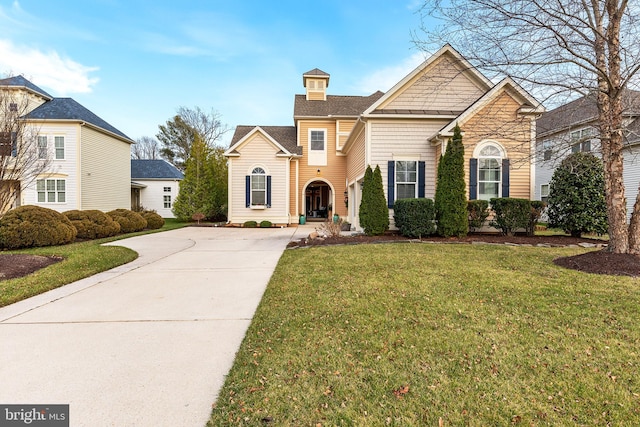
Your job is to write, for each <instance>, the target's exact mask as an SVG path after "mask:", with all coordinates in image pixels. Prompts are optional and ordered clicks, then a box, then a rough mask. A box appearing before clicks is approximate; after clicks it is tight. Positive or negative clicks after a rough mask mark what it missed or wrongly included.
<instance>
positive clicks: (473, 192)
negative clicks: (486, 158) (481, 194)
mask: <svg viewBox="0 0 640 427" xmlns="http://www.w3.org/2000/svg"><path fill="white" fill-rule="evenodd" d="M477 198H478V159H469V200H476V199H477Z"/></svg>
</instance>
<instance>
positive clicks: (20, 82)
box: [0, 76, 53, 98]
mask: <svg viewBox="0 0 640 427" xmlns="http://www.w3.org/2000/svg"><path fill="white" fill-rule="evenodd" d="M0 86H11V87H26V88H28V89H30V90H32V91H34V92H37V93H39V94H40V95H42V96H44V97H45V98H53V96H51V95H49V94H48V93H47V92H45V91H44V90H42V89H40V88H39V87H38V86H36V85H34V84H33V83H31V82H30V81H29V80H27V79H25V78H24V77H23V76H13V77H7V78H6V79H0Z"/></svg>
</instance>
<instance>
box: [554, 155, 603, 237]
mask: <svg viewBox="0 0 640 427" xmlns="http://www.w3.org/2000/svg"><path fill="white" fill-rule="evenodd" d="M548 202H549V210H548V212H547V213H548V216H549V226H551V227H554V228H561V229H562V230H564V231H565V232H566V233H570V234H571V235H572V236H574V237H580V236H581V235H582V233H598V234H604V233H606V232H607V227H608V224H607V203H606V200H605V197H604V169H603V167H602V161H601V160H600V159H598V158H597V157H595V156H594V155H593V154H590V153H573V154H570V155H569V156H568V157H567V158H565V159H564V160H563V161H562V162H561V163H560V165H559V166H558V167H557V168H556V170H555V172H554V173H553V177H552V178H551V182H550V183H549V200H548Z"/></svg>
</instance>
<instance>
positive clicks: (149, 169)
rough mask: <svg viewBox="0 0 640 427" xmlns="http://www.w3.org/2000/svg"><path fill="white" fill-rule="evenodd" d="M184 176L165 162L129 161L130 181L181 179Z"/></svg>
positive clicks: (148, 160)
mask: <svg viewBox="0 0 640 427" xmlns="http://www.w3.org/2000/svg"><path fill="white" fill-rule="evenodd" d="M183 178H184V174H183V173H182V172H180V170H178V168H176V167H175V166H173V165H172V164H171V163H169V162H167V161H166V160H151V159H136V160H131V179H183Z"/></svg>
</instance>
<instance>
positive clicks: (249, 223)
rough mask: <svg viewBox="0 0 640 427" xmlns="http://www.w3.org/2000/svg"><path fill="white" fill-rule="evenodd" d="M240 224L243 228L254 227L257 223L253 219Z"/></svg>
mask: <svg viewBox="0 0 640 427" xmlns="http://www.w3.org/2000/svg"><path fill="white" fill-rule="evenodd" d="M242 226H243V227H245V228H256V227H257V226H258V223H257V222H255V221H246V222H245V223H244V224H243V225H242Z"/></svg>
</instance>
